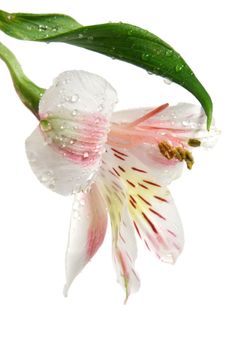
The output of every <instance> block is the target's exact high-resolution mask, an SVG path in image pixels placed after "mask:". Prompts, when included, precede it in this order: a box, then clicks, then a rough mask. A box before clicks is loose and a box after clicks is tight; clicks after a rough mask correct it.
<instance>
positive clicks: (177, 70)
mask: <svg viewBox="0 0 233 350" xmlns="http://www.w3.org/2000/svg"><path fill="white" fill-rule="evenodd" d="M183 68H184V65H183V64H181V63H179V64H177V65H176V72H180V71H182V69H183Z"/></svg>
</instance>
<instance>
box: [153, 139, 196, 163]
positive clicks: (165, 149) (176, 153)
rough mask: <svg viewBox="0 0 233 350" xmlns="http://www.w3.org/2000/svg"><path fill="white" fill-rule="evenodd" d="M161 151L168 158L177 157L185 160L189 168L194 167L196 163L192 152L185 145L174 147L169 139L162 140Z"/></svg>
mask: <svg viewBox="0 0 233 350" xmlns="http://www.w3.org/2000/svg"><path fill="white" fill-rule="evenodd" d="M158 146H159V150H160V153H161V154H162V155H163V156H164V157H165V158H167V159H168V160H171V159H177V160H179V161H180V162H182V161H183V160H184V161H185V162H186V164H187V168H188V169H192V166H193V164H194V159H193V156H192V153H191V152H190V151H188V150H186V149H185V148H183V147H173V146H172V145H171V144H169V143H168V142H167V141H162V142H160V143H159V145H158Z"/></svg>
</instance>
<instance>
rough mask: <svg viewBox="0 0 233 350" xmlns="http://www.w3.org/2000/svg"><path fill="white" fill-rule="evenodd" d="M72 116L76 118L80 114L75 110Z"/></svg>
mask: <svg viewBox="0 0 233 350" xmlns="http://www.w3.org/2000/svg"><path fill="white" fill-rule="evenodd" d="M71 114H72V116H73V117H75V116H76V115H77V114H78V110H77V109H74V110H73V111H72V113H71Z"/></svg>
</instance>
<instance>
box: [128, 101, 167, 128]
mask: <svg viewBox="0 0 233 350" xmlns="http://www.w3.org/2000/svg"><path fill="white" fill-rule="evenodd" d="M168 106H169V104H168V103H165V104H163V105H161V106H159V107H157V108H155V109H153V110H152V111H150V112H148V113H146V114H145V115H143V116H142V117H141V118H138V119H136V120H135V121H134V122H132V123H129V124H128V125H127V127H134V126H136V125H138V124H141V123H142V122H145V121H146V120H148V119H150V118H151V117H154V116H155V115H156V114H158V113H160V112H162V111H163V110H164V109H166V108H167V107H168Z"/></svg>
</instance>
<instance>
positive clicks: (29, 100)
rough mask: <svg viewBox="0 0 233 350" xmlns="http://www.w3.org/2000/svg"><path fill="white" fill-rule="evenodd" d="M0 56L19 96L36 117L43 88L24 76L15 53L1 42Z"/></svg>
mask: <svg viewBox="0 0 233 350" xmlns="http://www.w3.org/2000/svg"><path fill="white" fill-rule="evenodd" d="M0 58H1V59H2V60H3V61H4V62H5V63H6V65H7V67H8V69H9V71H10V74H11V77H12V80H13V83H14V87H15V90H16V92H17V94H18V96H19V98H20V99H21V101H22V102H23V103H24V105H25V106H26V107H27V108H29V109H30V110H31V111H32V113H33V114H34V115H35V116H36V117H37V118H38V108H39V102H40V99H41V96H42V95H43V93H44V91H45V90H44V89H42V88H40V87H38V86H37V85H35V84H34V83H33V82H32V81H31V80H30V79H28V78H27V77H26V75H25V74H24V72H23V70H22V68H21V66H20V64H19V62H18V60H17V59H16V57H15V55H14V54H13V53H12V52H11V51H10V50H9V49H8V48H7V47H6V46H5V45H3V44H2V43H1V42H0ZM38 119H39V118H38Z"/></svg>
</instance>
